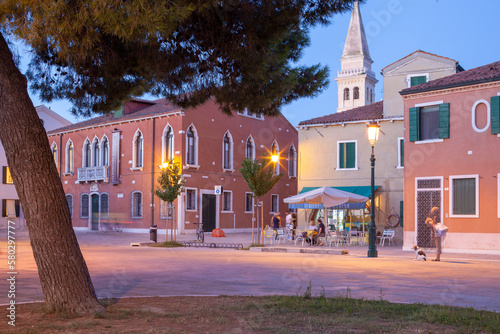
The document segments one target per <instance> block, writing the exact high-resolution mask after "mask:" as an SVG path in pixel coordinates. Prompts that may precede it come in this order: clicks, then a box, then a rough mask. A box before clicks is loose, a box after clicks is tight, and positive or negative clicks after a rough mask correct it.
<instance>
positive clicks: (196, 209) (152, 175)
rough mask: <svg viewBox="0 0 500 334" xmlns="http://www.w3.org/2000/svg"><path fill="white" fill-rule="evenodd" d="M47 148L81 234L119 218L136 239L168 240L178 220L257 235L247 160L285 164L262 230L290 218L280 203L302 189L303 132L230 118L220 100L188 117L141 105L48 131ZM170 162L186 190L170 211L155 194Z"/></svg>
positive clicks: (181, 226) (185, 227)
mask: <svg viewBox="0 0 500 334" xmlns="http://www.w3.org/2000/svg"><path fill="white" fill-rule="evenodd" d="M49 142H51V143H61V144H60V145H61V146H62V150H61V155H60V160H59V164H58V168H59V171H60V174H61V179H62V181H63V186H64V189H65V192H66V194H67V195H66V197H67V199H68V204H69V206H70V209H71V212H72V219H73V224H74V227H75V228H81V229H91V230H95V229H99V228H101V226H102V224H103V223H104V222H106V221H113V220H117V221H121V222H124V223H126V224H124V225H125V226H126V227H125V229H126V230H127V231H132V232H133V231H136V232H146V231H147V230H148V229H149V227H150V226H151V225H157V226H158V229H159V231H160V232H159V233H165V230H166V228H171V226H167V225H168V224H171V223H170V222H172V221H173V224H174V225H175V228H176V230H177V231H178V233H186V232H188V233H190V232H194V231H195V229H196V228H197V223H198V222H203V225H204V229H205V231H211V230H212V229H214V228H221V229H223V230H224V231H226V232H231V231H250V228H251V227H252V217H253V215H252V212H253V205H254V204H256V203H254V199H253V198H252V194H251V192H250V190H249V189H248V186H247V184H246V182H245V181H244V179H243V177H242V176H241V175H240V173H239V172H238V169H239V168H240V166H241V162H242V161H243V159H244V158H245V157H248V158H252V159H259V160H260V159H263V161H264V162H265V163H266V164H267V163H268V162H269V161H270V160H269V157H270V153H271V152H273V151H275V152H276V153H277V154H279V156H280V160H279V163H277V164H276V165H274V166H272V167H274V168H275V170H276V173H279V172H283V173H284V176H283V177H282V179H281V180H280V181H279V182H278V183H277V184H276V185H275V186H274V188H273V189H272V190H271V191H270V192H269V193H268V194H267V195H266V196H264V197H263V198H262V199H261V200H262V202H263V210H264V222H265V223H266V222H267V221H268V220H270V219H271V216H272V214H273V213H274V212H280V213H281V214H284V212H285V210H286V207H285V206H284V204H282V199H283V198H285V197H288V196H290V195H294V194H296V191H297V182H296V170H297V167H296V161H297V130H296V129H295V128H294V127H293V126H292V125H291V124H290V123H289V122H288V121H287V120H286V119H285V118H284V117H283V116H278V117H276V118H270V117H267V116H266V117H265V116H263V115H260V114H252V113H249V112H247V111H245V112H234V113H233V115H225V114H223V113H222V112H221V111H220V110H219V109H218V106H217V105H216V104H215V103H214V102H208V103H206V104H204V105H202V106H200V107H198V108H194V109H189V110H184V109H181V108H179V107H177V106H174V105H172V104H170V103H169V102H166V101H165V100H163V99H162V100H157V101H145V100H139V99H134V100H132V101H130V102H128V103H126V104H125V105H124V107H123V108H122V110H120V111H118V112H115V113H114V114H110V115H106V116H101V117H97V118H93V119H91V120H88V121H84V122H81V123H77V124H74V125H72V126H69V127H64V128H61V129H57V130H55V131H52V132H50V133H49ZM171 159H174V161H176V162H179V163H180V164H181V165H182V175H183V178H184V180H185V181H186V182H185V191H184V192H183V193H182V194H181V195H180V196H179V197H178V199H177V200H176V201H175V202H174V210H173V212H168V210H167V206H166V203H165V202H163V201H160V200H159V198H158V197H157V196H156V195H154V191H155V190H156V189H157V186H158V184H157V178H158V176H159V175H160V171H161V169H160V167H161V165H162V163H164V162H166V161H169V160H171ZM216 186H221V187H222V189H223V191H222V193H221V194H220V195H216V192H215V187H216ZM169 219H172V220H169Z"/></svg>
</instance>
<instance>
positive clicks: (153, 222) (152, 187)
mask: <svg viewBox="0 0 500 334" xmlns="http://www.w3.org/2000/svg"><path fill="white" fill-rule="evenodd" d="M155 120H156V119H155V118H153V144H152V145H151V146H152V147H151V149H152V152H151V226H153V225H154V224H155V193H154V191H155Z"/></svg>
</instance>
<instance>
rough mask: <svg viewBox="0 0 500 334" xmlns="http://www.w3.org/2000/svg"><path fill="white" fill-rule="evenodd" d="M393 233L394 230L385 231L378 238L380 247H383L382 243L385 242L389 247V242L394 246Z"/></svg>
mask: <svg viewBox="0 0 500 334" xmlns="http://www.w3.org/2000/svg"><path fill="white" fill-rule="evenodd" d="M395 232H396V231H395V230H385V231H384V233H383V234H382V237H381V238H380V246H381V247H384V243H385V241H386V240H387V242H388V243H389V246H390V245H391V241H392V245H393V246H395V245H394V240H393V239H394V233H395Z"/></svg>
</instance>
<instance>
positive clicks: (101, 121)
mask: <svg viewBox="0 0 500 334" xmlns="http://www.w3.org/2000/svg"><path fill="white" fill-rule="evenodd" d="M133 101H138V99H133ZM140 102H146V103H151V104H152V105H151V106H150V107H146V108H144V109H140V110H138V111H134V112H131V113H128V114H126V115H123V116H121V117H116V118H115V117H114V115H113V114H111V113H110V114H107V115H103V116H98V117H94V118H91V119H88V120H85V121H83V122H78V123H75V124H72V125H68V126H65V127H62V128H59V129H55V130H52V131H49V132H47V134H49V135H50V134H54V133H60V132H66V131H71V130H76V129H81V128H86V127H90V126H99V125H105V124H108V123H117V122H123V121H126V120H132V119H136V118H145V117H151V116H155V115H161V114H167V113H171V112H174V111H181V110H182V108H180V107H178V106H176V105H174V104H172V103H171V102H169V101H168V100H166V99H159V100H155V101H147V100H140Z"/></svg>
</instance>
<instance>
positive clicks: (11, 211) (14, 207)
mask: <svg viewBox="0 0 500 334" xmlns="http://www.w3.org/2000/svg"><path fill="white" fill-rule="evenodd" d="M20 208H21V206H20V204H19V200H18V199H2V217H7V218H15V217H19V215H20V212H21V211H20Z"/></svg>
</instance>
